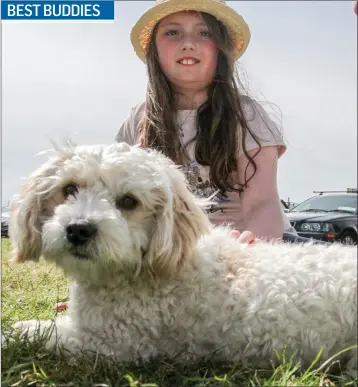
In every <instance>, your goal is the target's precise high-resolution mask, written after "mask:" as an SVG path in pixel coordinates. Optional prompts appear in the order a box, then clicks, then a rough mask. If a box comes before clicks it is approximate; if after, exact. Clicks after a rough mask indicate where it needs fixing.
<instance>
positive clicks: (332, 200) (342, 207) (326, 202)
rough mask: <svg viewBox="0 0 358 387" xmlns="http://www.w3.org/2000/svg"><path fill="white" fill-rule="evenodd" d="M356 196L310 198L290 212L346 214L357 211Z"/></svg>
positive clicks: (357, 197) (357, 200)
mask: <svg viewBox="0 0 358 387" xmlns="http://www.w3.org/2000/svg"><path fill="white" fill-rule="evenodd" d="M357 202H358V196H356V195H355V196H353V195H331V196H329V195H326V196H325V195H322V196H315V197H313V198H310V199H308V200H306V201H304V202H303V203H301V204H299V205H298V206H296V207H295V208H293V209H292V211H291V212H302V211H305V212H309V211H323V212H325V211H326V212H332V211H334V212H347V213H352V214H353V213H355V212H356V211H357Z"/></svg>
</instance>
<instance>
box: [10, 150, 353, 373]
mask: <svg viewBox="0 0 358 387" xmlns="http://www.w3.org/2000/svg"><path fill="white" fill-rule="evenodd" d="M68 183H74V184H76V185H77V186H78V187H79V190H78V193H77V194H76V195H74V196H70V197H69V198H67V199H66V198H65V197H64V196H63V187H64V186H66V184H68ZM125 195H131V197H134V198H136V200H137V201H138V204H137V205H136V206H135V208H132V209H125V208H121V207H120V206H119V207H118V206H117V207H116V203H117V204H118V200H120V199H121V198H123V197H124V196H125ZM204 205H205V203H200V202H199V201H198V200H197V199H196V198H195V197H194V196H193V195H192V194H191V193H190V192H189V190H188V189H187V186H186V184H185V179H184V176H183V174H182V173H181V172H180V171H179V170H178V169H177V168H176V167H175V166H174V165H173V163H172V162H170V161H169V160H168V159H167V158H165V157H164V156H162V155H161V154H159V153H157V152H154V151H145V150H142V149H139V148H138V147H129V146H127V145H125V144H114V145H110V146H82V147H81V146H79V147H73V148H71V147H69V148H66V149H58V150H57V153H56V155H55V157H54V158H53V159H50V160H49V161H48V162H47V163H46V164H45V165H43V166H42V167H41V168H40V169H39V170H37V171H36V172H35V173H34V174H33V175H32V176H30V177H29V179H28V181H27V183H26V184H25V185H24V187H23V190H22V192H21V194H20V197H19V199H18V201H17V202H16V203H15V204H14V207H13V209H12V218H11V222H10V235H11V241H12V244H13V248H14V249H13V252H14V258H15V261H17V262H24V261H26V260H28V259H31V260H38V259H39V257H40V255H43V257H44V258H45V259H46V260H48V261H52V262H56V264H57V265H58V266H60V267H61V268H62V269H63V270H64V271H65V273H66V274H67V275H68V276H70V277H71V278H72V279H73V280H74V281H75V284H74V285H73V287H72V289H71V292H70V304H69V311H68V315H67V316H64V317H58V318H57V319H56V320H55V328H56V330H55V331H54V333H53V335H52V337H51V340H49V344H48V345H49V347H51V346H53V345H54V344H55V342H56V340H55V339H56V338H57V340H58V341H59V343H60V344H62V345H64V346H65V348H66V349H67V350H69V352H71V353H73V352H78V351H79V350H81V349H84V350H91V351H94V352H99V353H101V354H104V355H111V356H113V357H115V358H116V359H118V360H123V361H124V360H138V359H143V360H150V359H153V358H157V357H163V356H164V357H174V356H176V360H177V361H182V362H188V361H193V360H196V359H200V358H203V357H211V358H212V359H216V360H239V361H242V362H243V363H244V364H245V363H247V362H251V363H252V364H254V365H257V366H269V365H270V364H271V363H275V362H276V360H277V356H276V354H275V351H279V352H280V351H282V350H283V349H284V348H285V347H287V348H286V354H287V356H289V355H292V354H293V353H294V352H296V360H297V361H300V362H301V363H302V364H303V365H304V366H306V365H308V364H310V363H311V362H312V361H313V359H314V358H315V357H316V355H317V354H318V352H319V351H320V349H321V347H322V349H323V352H322V357H321V359H322V360H326V359H328V358H329V357H330V356H332V355H334V354H335V353H337V352H338V351H340V350H342V349H345V348H347V347H349V346H352V345H356V344H357V250H356V248H354V247H347V246H343V245H338V244H334V245H332V246H330V247H326V246H320V245H311V244H307V245H291V244H284V243H275V244H269V243H255V244H254V245H251V246H248V245H245V244H240V243H239V242H238V241H237V240H236V239H235V238H233V237H231V236H230V230H229V229H228V228H222V227H217V228H214V227H212V226H211V225H210V223H209V221H208V218H207V216H206V214H205V211H204V209H203V206H204ZM78 221H86V222H89V223H91V224H93V225H95V226H96V227H97V230H98V232H97V234H96V236H95V237H93V238H92V239H91V240H90V241H89V242H88V243H87V244H86V245H83V246H82V245H81V246H77V247H74V246H73V245H71V243H70V242H69V241H68V238H67V237H66V231H65V229H66V226H67V225H68V224H69V223H71V222H78ZM50 324H51V322H44V321H43V322H40V327H42V328H46V327H48V326H49V325H50ZM36 325H37V322H36V321H23V322H19V323H17V324H16V325H15V326H16V327H22V329H25V328H26V329H30V331H32V332H34V330H35V328H36ZM345 355H346V356H347V357H346V359H345V360H349V366H350V367H351V366H352V365H355V364H356V361H357V351H356V349H354V350H351V351H349V352H347V353H346V354H345ZM342 359H343V358H342Z"/></svg>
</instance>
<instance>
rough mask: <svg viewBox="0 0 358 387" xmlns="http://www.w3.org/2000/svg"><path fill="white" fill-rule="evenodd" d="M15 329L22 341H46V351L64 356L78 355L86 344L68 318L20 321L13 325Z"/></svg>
mask: <svg viewBox="0 0 358 387" xmlns="http://www.w3.org/2000/svg"><path fill="white" fill-rule="evenodd" d="M13 328H14V329H15V330H17V331H20V333H21V336H20V337H21V338H22V339H27V340H29V341H30V342H33V341H38V340H44V343H45V348H46V350H48V351H52V350H54V349H55V350H56V352H57V353H59V352H60V351H61V352H62V351H63V354H64V355H71V354H72V355H74V354H76V353H78V352H79V351H80V350H82V349H83V347H84V344H85V343H84V342H82V341H81V335H80V334H78V332H76V330H75V329H74V327H73V324H72V322H71V319H70V318H69V317H68V316H61V317H58V318H56V319H54V320H26V321H19V322H17V323H15V324H14V325H13ZM87 349H92V348H87Z"/></svg>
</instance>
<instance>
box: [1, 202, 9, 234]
mask: <svg viewBox="0 0 358 387" xmlns="http://www.w3.org/2000/svg"><path fill="white" fill-rule="evenodd" d="M9 218H10V213H9V208H8V207H2V209H1V238H8V237H9Z"/></svg>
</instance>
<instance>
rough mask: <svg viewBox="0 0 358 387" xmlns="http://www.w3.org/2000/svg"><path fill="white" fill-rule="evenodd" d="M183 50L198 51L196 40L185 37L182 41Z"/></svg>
mask: <svg viewBox="0 0 358 387" xmlns="http://www.w3.org/2000/svg"><path fill="white" fill-rule="evenodd" d="M181 49H182V50H183V51H185V50H186V51H194V50H195V49H196V44H195V40H194V38H193V37H191V36H184V37H183V39H182V41H181Z"/></svg>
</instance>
